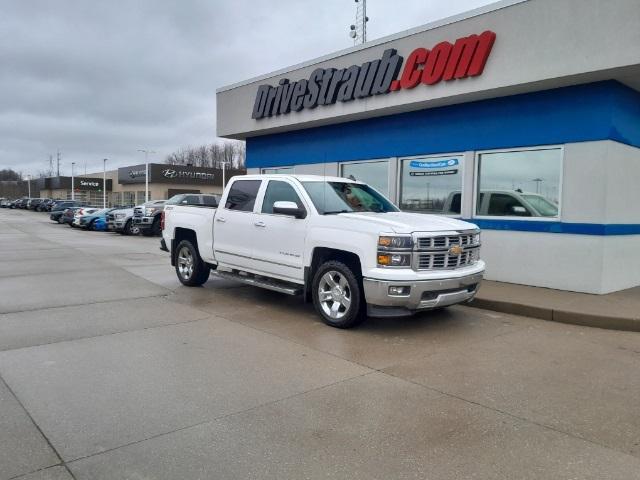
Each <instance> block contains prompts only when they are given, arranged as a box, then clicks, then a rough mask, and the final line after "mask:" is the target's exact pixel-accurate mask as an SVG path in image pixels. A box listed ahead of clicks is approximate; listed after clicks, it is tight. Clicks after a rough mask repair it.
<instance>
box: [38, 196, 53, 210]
mask: <svg viewBox="0 0 640 480" xmlns="http://www.w3.org/2000/svg"><path fill="white" fill-rule="evenodd" d="M54 202H55V200H52V199H50V198H47V199H46V200H45V201H44V202H42V203H41V204H40V205H38V208H36V210H37V211H39V212H50V211H51V206H52V205H53V204H54Z"/></svg>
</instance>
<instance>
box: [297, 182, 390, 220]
mask: <svg viewBox="0 0 640 480" xmlns="http://www.w3.org/2000/svg"><path fill="white" fill-rule="evenodd" d="M302 185H303V186H304V188H305V190H306V191H307V193H308V194H309V196H310V197H311V201H312V202H313V204H314V206H315V207H316V209H317V210H318V213H320V214H321V215H330V214H337V213H349V212H378V213H384V212H397V211H398V209H397V208H396V207H395V206H394V205H393V204H392V203H391V202H390V201H389V200H387V199H386V198H385V197H383V196H382V195H380V194H379V193H378V192H376V191H375V190H374V189H373V188H371V187H370V186H368V185H364V184H361V183H347V182H302Z"/></svg>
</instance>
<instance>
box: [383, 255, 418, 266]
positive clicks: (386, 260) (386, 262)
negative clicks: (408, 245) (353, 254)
mask: <svg viewBox="0 0 640 480" xmlns="http://www.w3.org/2000/svg"><path fill="white" fill-rule="evenodd" d="M410 265H411V255H410V254H408V253H378V266H379V267H408V266H410Z"/></svg>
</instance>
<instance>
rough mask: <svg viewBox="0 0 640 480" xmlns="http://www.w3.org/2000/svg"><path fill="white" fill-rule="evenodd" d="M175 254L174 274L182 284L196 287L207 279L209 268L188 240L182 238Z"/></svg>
mask: <svg viewBox="0 0 640 480" xmlns="http://www.w3.org/2000/svg"><path fill="white" fill-rule="evenodd" d="M175 255H176V261H175V264H176V274H177V275H178V280H180V282H181V283H182V284H183V285H186V286H188V287H197V286H199V285H202V284H203V283H205V282H206V281H207V280H208V279H209V273H210V272H211V269H210V268H209V266H208V265H207V264H205V263H204V262H203V261H202V259H201V258H200V254H199V253H198V249H197V248H196V247H195V246H194V245H193V244H192V243H191V242H190V241H189V240H182V241H181V242H180V243H179V244H178V248H176V253H175Z"/></svg>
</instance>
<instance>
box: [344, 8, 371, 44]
mask: <svg viewBox="0 0 640 480" xmlns="http://www.w3.org/2000/svg"><path fill="white" fill-rule="evenodd" d="M355 2H356V21H355V23H354V24H352V25H351V26H350V27H349V28H350V30H351V31H350V32H349V36H350V37H351V38H353V44H354V45H356V44H358V43H366V41H367V22H368V21H369V17H367V0H355Z"/></svg>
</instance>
